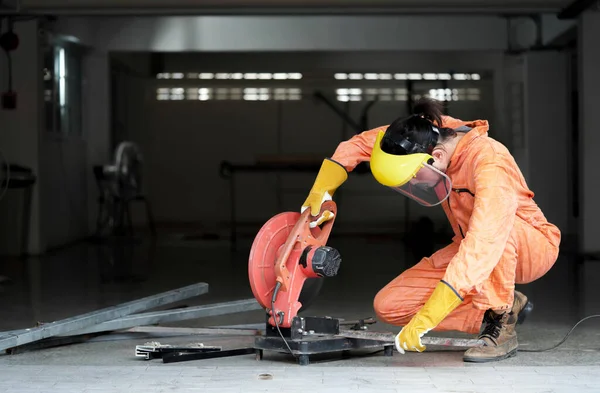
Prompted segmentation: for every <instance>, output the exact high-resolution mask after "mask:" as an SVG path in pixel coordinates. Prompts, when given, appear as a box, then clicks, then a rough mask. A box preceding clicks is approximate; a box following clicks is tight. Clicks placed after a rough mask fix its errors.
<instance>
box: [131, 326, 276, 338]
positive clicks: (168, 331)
mask: <svg viewBox="0 0 600 393" xmlns="http://www.w3.org/2000/svg"><path fill="white" fill-rule="evenodd" d="M264 327H265V324H264V323H263V324H262V329H235V328H211V327H208V328H188V327H169V326H135V327H132V328H130V329H127V330H123V331H122V332H121V333H147V334H153V335H156V336H160V335H162V336H163V337H167V336H196V335H206V336H259V335H261V334H262V333H263V331H264V330H265V329H264Z"/></svg>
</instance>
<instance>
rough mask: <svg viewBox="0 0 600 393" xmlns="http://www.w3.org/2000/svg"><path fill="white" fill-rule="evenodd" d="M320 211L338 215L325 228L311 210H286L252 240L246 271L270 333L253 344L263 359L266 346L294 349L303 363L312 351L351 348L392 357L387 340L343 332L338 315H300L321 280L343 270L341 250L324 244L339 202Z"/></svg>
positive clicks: (331, 203)
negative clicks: (314, 224)
mask: <svg viewBox="0 0 600 393" xmlns="http://www.w3.org/2000/svg"><path fill="white" fill-rule="evenodd" d="M321 210H322V211H323V210H329V211H331V212H333V213H334V218H333V219H332V220H330V221H327V222H325V223H324V224H322V226H321V227H318V226H317V227H315V228H310V226H309V225H310V222H311V221H312V217H311V215H310V209H306V210H305V211H304V213H303V214H300V213H297V212H284V213H280V214H278V215H276V216H274V217H273V218H271V219H270V220H269V221H267V222H266V223H265V224H264V225H263V227H262V228H261V230H260V231H259V232H258V234H257V235H256V237H255V239H254V242H253V244H252V249H251V251H250V257H249V261H248V275H249V279H250V286H251V288H252V292H253V294H254V296H255V297H256V299H257V300H258V302H259V303H260V304H261V305H262V306H263V307H264V308H265V310H266V311H267V314H266V319H267V321H266V334H265V335H264V336H258V337H256V339H255V343H254V348H255V349H256V351H257V354H258V356H259V358H262V353H263V351H265V350H266V351H275V352H282V353H290V354H292V355H294V356H295V357H297V359H298V362H299V364H301V365H306V364H308V363H309V358H310V356H311V355H316V354H323V353H332V352H345V351H349V350H352V349H364V348H383V349H384V351H385V353H386V355H392V353H393V344H391V343H390V342H389V341H388V342H384V341H381V340H373V339H369V338H364V337H362V336H360V335H358V337H347V335H348V334H347V333H346V336H343V335H340V333H341V332H340V320H339V319H335V318H331V317H301V316H299V315H298V312H299V311H302V310H305V309H306V307H308V305H309V304H310V303H311V302H312V301H313V300H314V299H315V297H316V295H317V293H318V291H319V289H320V287H321V285H322V284H323V281H322V280H323V279H324V278H328V277H334V276H336V275H337V273H338V270H339V268H340V263H341V256H340V253H339V252H338V251H337V250H336V249H334V248H332V247H329V246H327V245H326V244H327V240H328V238H329V235H330V233H331V229H332V226H333V224H334V222H335V217H336V216H337V206H336V204H335V202H333V201H328V202H325V203H324V204H323V206H322V207H321ZM357 333H358V332H357Z"/></svg>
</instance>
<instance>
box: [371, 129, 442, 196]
mask: <svg viewBox="0 0 600 393" xmlns="http://www.w3.org/2000/svg"><path fill="white" fill-rule="evenodd" d="M383 136H384V132H383V131H380V132H379V133H378V134H377V139H376V141H375V145H374V146H373V151H372V153H371V160H370V167H371V173H372V174H373V176H374V177H375V180H377V181H378V182H379V183H380V184H382V185H384V186H387V187H390V188H392V189H393V190H394V191H397V192H400V193H402V194H403V195H405V196H407V197H409V198H411V199H413V200H415V201H416V202H418V203H419V204H421V205H423V206H427V207H432V206H436V205H439V204H440V203H442V202H443V201H445V200H446V199H447V198H448V196H449V195H450V191H451V190H452V182H451V181H450V178H449V177H448V176H447V175H446V174H445V173H442V172H441V171H439V170H438V169H436V168H434V167H433V166H431V165H429V164H428V162H429V160H431V159H433V157H432V156H431V155H429V154H427V153H413V154H406V155H396V154H389V153H386V152H384V151H383V150H381V140H382V139H383Z"/></svg>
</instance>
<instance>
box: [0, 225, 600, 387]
mask: <svg viewBox="0 0 600 393" xmlns="http://www.w3.org/2000/svg"><path fill="white" fill-rule="evenodd" d="M251 241H252V239H251V238H244V239H242V240H241V241H240V245H239V248H238V251H237V252H231V251H230V249H229V244H228V243H227V242H226V241H220V240H215V241H210V240H204V241H203V240H198V241H181V240H178V239H177V238H176V237H174V236H160V237H159V240H158V241H157V242H156V243H155V244H150V243H149V242H148V241H144V242H142V243H141V244H138V245H135V246H119V247H111V246H107V245H101V244H80V245H77V246H73V247H70V248H67V249H64V250H61V251H57V252H55V253H52V254H51V255H47V256H45V257H43V258H32V259H29V260H26V261H22V260H11V259H8V260H5V261H4V262H3V263H2V264H1V265H0V275H2V274H3V275H7V276H9V277H10V278H11V279H12V282H11V283H10V284H9V285H2V286H1V289H0V330H2V331H6V330H12V329H20V328H25V327H31V326H34V325H35V323H37V322H50V321H54V320H58V319H63V318H67V317H71V316H74V315H78V314H82V313H86V312H90V311H93V310H97V309H100V308H103V307H108V306H111V305H114V304H119V303H123V302H127V301H129V300H133V299H137V298H140V297H143V296H148V295H152V294H156V293H159V292H163V291H168V290H170V289H174V288H178V287H182V286H186V285H189V284H193V283H196V282H207V283H209V285H210V291H209V293H208V294H206V295H202V296H199V297H197V298H194V299H189V300H185V301H182V302H179V303H175V304H173V306H175V305H183V304H185V305H189V306H193V305H199V304H209V303H215V302H222V301H229V300H237V299H245V298H252V292H251V290H250V287H249V284H248V277H247V257H248V251H249V245H250V243H251ZM329 244H330V245H332V246H334V247H336V248H338V249H339V250H340V251H341V252H342V256H343V262H342V268H341V269H340V273H339V275H338V277H336V278H332V279H329V280H328V281H327V282H326V283H325V285H324V287H323V289H322V291H321V293H320V296H319V298H318V301H317V302H316V303H315V304H313V305H312V306H311V307H310V308H309V309H308V310H306V311H305V312H304V313H303V314H304V315H319V316H323V315H330V316H333V317H338V318H345V319H356V318H365V317H370V316H374V313H373V310H372V300H373V297H374V296H375V294H376V293H377V291H378V290H379V289H380V288H381V287H382V286H384V285H385V284H386V283H387V282H389V281H390V280H391V279H393V278H394V277H395V276H396V275H397V274H399V273H400V272H402V271H403V270H404V269H406V268H408V267H410V266H411V265H412V264H413V263H414V260H411V258H407V257H406V255H407V254H406V253H405V250H404V248H403V246H402V244H401V242H399V241H393V240H390V239H377V238H371V239H367V238H344V237H335V236H334V237H332V238H331V240H330V242H329ZM576 273H577V274H576ZM595 277H600V263H593V262H591V263H588V264H586V265H585V266H583V267H580V268H579V269H575V265H574V262H573V261H572V260H571V259H570V258H568V257H566V256H561V257H560V259H559V261H558V262H557V264H556V266H555V267H554V269H553V270H552V271H551V272H550V273H549V274H548V275H547V276H545V277H544V278H542V279H541V280H539V281H538V282H535V283H533V284H530V285H527V286H524V287H520V290H522V291H524V292H525V293H526V294H527V295H528V296H529V297H530V299H531V300H532V301H533V302H534V303H535V310H534V313H533V314H532V315H531V316H530V317H529V319H528V320H527V321H526V323H525V324H524V325H522V326H519V328H518V333H519V341H520V348H521V350H526V349H535V348H546V347H550V346H552V345H554V344H556V343H558V342H559V341H560V340H561V339H562V338H563V337H564V335H565V334H566V333H567V332H568V331H569V330H570V328H571V327H572V326H573V324H574V323H576V322H577V321H578V320H579V319H580V318H581V317H583V316H587V315H590V314H595V313H597V314H600V301H599V299H600V298H599V297H598V294H599V292H600V289H599V287H598V285H596V280H595ZM263 321H264V313H263V312H262V311H250V312H245V313H240V314H236V315H227V316H220V317H210V318H203V319H198V320H192V321H185V322H178V323H172V324H168V325H169V326H187V327H203V326H216V325H232V324H257V323H259V324H260V323H262V322H263ZM599 327H600V318H598V319H592V320H589V321H586V322H584V323H582V324H581V325H580V326H579V327H578V328H577V329H576V330H575V331H574V332H573V334H572V335H571V336H570V337H569V339H568V340H567V341H566V342H565V343H564V344H563V345H562V346H560V347H559V348H557V349H555V350H553V351H549V352H542V353H528V352H520V353H519V354H518V356H516V357H514V358H512V359H508V360H505V361H502V362H497V363H490V364H482V365H472V364H465V363H463V362H462V353H461V352H460V351H434V350H430V351H428V352H426V353H422V354H417V353H410V354H407V355H400V354H398V353H395V354H394V356H393V357H385V356H383V355H382V354H380V353H379V354H376V355H371V356H360V357H359V356H357V357H352V358H349V359H341V358H339V357H334V358H328V357H324V358H317V359H314V361H313V362H312V363H311V365H310V366H307V367H300V366H297V365H296V363H295V361H294V359H293V358H291V357H290V356H286V355H281V354H274V353H265V356H264V358H263V360H262V361H260V362H257V361H256V359H255V357H254V356H253V355H244V356H237V357H230V358H222V359H212V360H200V361H190V362H183V363H175V364H163V363H161V362H160V361H158V360H153V361H144V360H140V359H138V358H135V357H134V356H133V354H134V349H135V346H136V345H139V344H144V343H145V342H147V341H160V342H161V343H164V344H186V343H190V342H198V341H201V342H203V343H204V344H207V345H209V344H211V345H220V346H223V348H234V347H239V346H245V345H251V344H252V339H251V338H249V337H231V336H230V337H215V336H195V337H189V336H188V337H186V336H170V337H165V336H162V337H161V336H158V337H157V336H151V335H145V336H144V335H137V336H135V335H131V334H129V335H124V334H112V335H107V336H101V337H98V338H96V339H93V340H91V341H90V342H87V343H84V344H76V345H69V346H63V347H58V348H51V349H44V350H37V351H31V352H25V353H22V354H18V355H0V391H3V392H11V391H15V392H38V391H39V392H48V391H61V392H62V391H73V392H75V391H77V392H82V391H88V390H89V391H100V390H105V391H111V392H116V391H127V392H132V391H137V390H140V391H141V390H142V389H144V391H150V392H159V391H187V390H197V391H203V392H204V391H213V390H214V391H217V390H218V391H220V392H222V391H225V392H229V391H243V392H248V391H265V390H266V391H270V390H279V391H281V390H282V389H283V390H284V391H285V390H291V391H295V390H301V389H302V390H303V389H307V388H310V389H312V390H316V391H321V390H323V391H325V390H326V391H348V390H361V391H370V390H373V391H378V392H382V391H384V392H385V391H407V389H408V391H411V390H414V389H419V391H422V392H429V391H431V392H434V391H435V392H438V391H453V392H456V391H460V392H474V391H477V392H479V391H482V392H484V391H492V390H494V391H497V390H498V389H499V388H500V389H506V388H509V389H510V390H512V391H525V392H534V391H540V392H541V391H544V392H549V391H600V374H599V373H597V371H596V370H597V366H598V365H600V329H599ZM371 330H376V331H394V332H395V331H398V328H397V327H393V326H389V325H385V324H382V323H377V324H376V325H373V326H372V327H371ZM431 334H435V333H431ZM436 335H442V334H439V333H437V334H436ZM443 335H453V336H462V335H461V334H449V333H446V334H443ZM356 355H359V353H356ZM474 369H477V370H474ZM263 373H266V374H271V377H270V378H268V379H266V380H263V379H260V378H259V375H260V374H263Z"/></svg>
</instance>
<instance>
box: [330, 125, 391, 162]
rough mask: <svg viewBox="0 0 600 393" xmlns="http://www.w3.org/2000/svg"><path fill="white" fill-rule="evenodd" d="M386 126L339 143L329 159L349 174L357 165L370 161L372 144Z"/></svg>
mask: <svg viewBox="0 0 600 393" xmlns="http://www.w3.org/2000/svg"><path fill="white" fill-rule="evenodd" d="M386 128H387V126H382V127H378V128H374V129H372V130H368V131H363V132H361V133H360V134H356V135H354V136H353V137H352V138H350V139H348V140H346V141H344V142H341V143H340V144H339V145H338V147H337V149H335V152H334V153H333V156H331V159H332V160H334V161H335V162H337V163H339V164H341V165H342V166H343V167H344V168H346V170H347V171H348V172H351V171H352V170H353V169H354V168H356V166H357V165H358V164H360V163H361V162H364V161H370V160H371V153H372V152H373V144H374V143H375V140H376V139H377V134H378V133H379V131H385V130H386Z"/></svg>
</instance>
